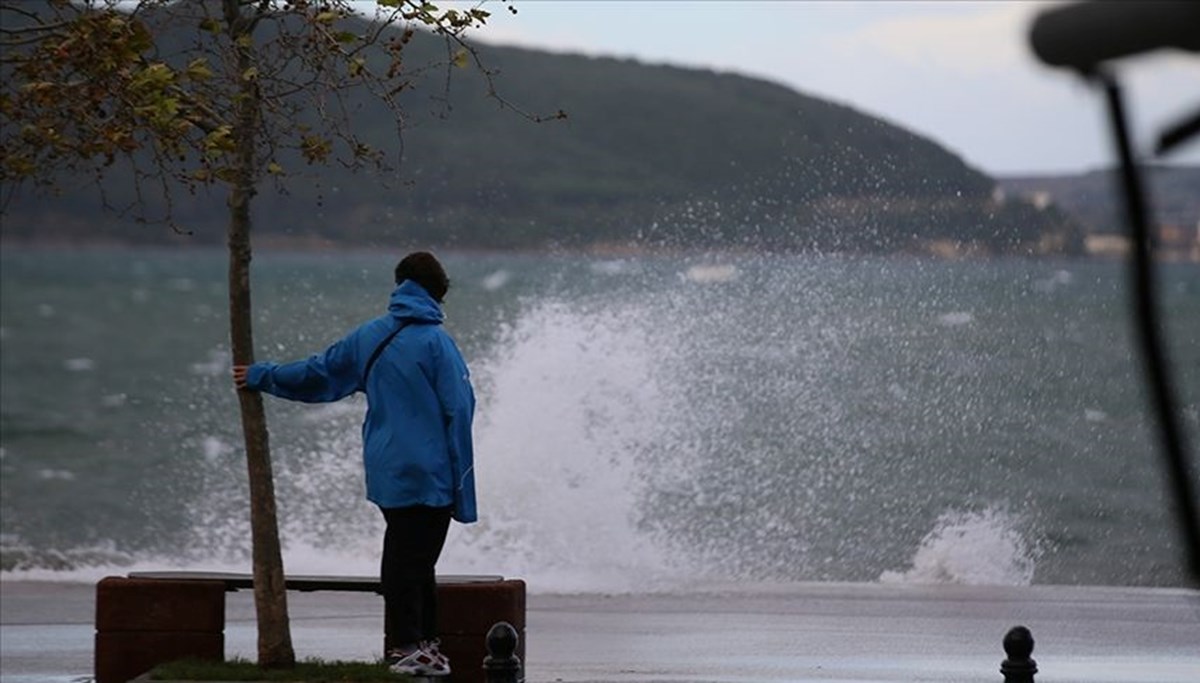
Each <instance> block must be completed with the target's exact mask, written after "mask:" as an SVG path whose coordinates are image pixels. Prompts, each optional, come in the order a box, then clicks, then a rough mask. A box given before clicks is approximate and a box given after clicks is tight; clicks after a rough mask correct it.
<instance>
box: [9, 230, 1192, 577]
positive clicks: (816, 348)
mask: <svg viewBox="0 0 1200 683" xmlns="http://www.w3.org/2000/svg"><path fill="white" fill-rule="evenodd" d="M402 255H403V254H401V253H399V252H397V253H391V250H371V251H366V250H364V251H343V250H338V251H333V250H330V251H316V250H307V251H287V250H260V251H259V252H258V253H257V254H256V255H255V259H254V262H253V276H252V287H253V310H254V326H255V328H254V333H255V343H256V357H257V358H258V359H260V360H276V361H286V360H295V359H301V358H305V357H307V356H308V355H310V354H313V353H317V352H320V351H321V350H323V349H324V348H325V347H326V346H327V345H329V344H331V343H332V342H334V341H335V340H337V339H338V338H340V337H341V336H342V335H344V334H346V333H347V332H348V331H349V330H351V329H353V327H354V326H355V325H356V324H358V323H359V322H361V321H364V320H366V319H368V318H371V317H374V316H376V315H379V314H381V313H382V312H383V311H384V310H385V307H386V304H387V300H388V295H389V293H390V290H391V288H392V269H393V267H394V265H395V262H396V261H397V260H398V258H399V257H400V256H402ZM440 256H441V257H442V259H443V261H444V262H445V264H446V267H447V270H448V272H449V274H450V277H451V280H452V285H451V290H450V293H449V295H448V297H447V300H446V307H445V308H446V316H447V319H446V328H447V330H448V331H449V332H450V333H451V334H452V335H453V336H454V337H455V338H456V339H457V341H458V343H459V345H460V347H461V348H462V350H463V353H464V355H465V357H466V358H467V361H468V363H469V365H470V367H471V372H472V381H473V384H474V387H475V390H476V394H477V397H478V408H477V413H476V420H475V425H474V434H475V457H476V476H477V482H478V491H479V509H480V521H479V522H478V523H476V524H472V525H457V524H456V525H453V527H452V529H451V532H450V538H449V540H448V542H447V546H446V549H445V551H444V552H443V555H442V559H441V562H440V563H439V571H440V572H442V573H457V574H489V575H496V574H498V575H504V576H510V577H520V578H524V579H525V580H526V582H527V583H528V586H529V590H530V591H531V592H540V593H548V594H549V593H623V592H629V593H633V592H647V591H664V592H672V591H687V590H691V589H693V588H694V587H696V586H703V585H714V584H715V585H729V584H731V583H740V584H747V585H749V584H758V585H762V584H768V585H769V584H783V583H788V582H797V581H816V582H857V583H902V584H903V583H910V584H965V585H1016V586H1023V585H1038V584H1040V585H1110V586H1159V587H1170V586H1184V585H1187V584H1188V580H1187V578H1186V575H1185V571H1184V568H1183V551H1182V548H1181V541H1180V534H1179V531H1178V529H1177V527H1176V526H1175V511H1174V508H1173V507H1172V500H1171V499H1170V496H1169V495H1168V492H1169V489H1168V485H1167V484H1168V482H1167V475H1166V472H1165V468H1164V466H1163V455H1162V452H1161V449H1160V446H1159V441H1158V431H1157V422H1156V420H1155V418H1154V416H1153V415H1152V413H1151V411H1150V409H1149V407H1148V403H1147V393H1146V390H1145V388H1144V378H1143V374H1142V364H1141V359H1140V356H1139V355H1138V352H1137V349H1136V347H1135V344H1134V336H1133V334H1132V322H1131V320H1132V319H1131V311H1130V307H1131V294H1130V291H1129V285H1128V281H1129V278H1128V273H1127V269H1126V266H1125V265H1124V264H1123V263H1121V262H1118V261H1095V260H1072V259H1023V258H993V259H974V260H965V261H945V260H935V259H931V258H922V257H916V256H872V257H863V256H845V255H830V254H787V255H783V254H776V255H764V254H753V253H687V254H681V253H673V254H658V255H636V256H633V255H630V256H621V257H612V256H606V257H599V256H588V255H580V254H567V253H520V254H508V253H476V252H470V251H449V252H445V253H441V254H440ZM226 279H227V275H226V255H225V253H224V252H223V251H221V250H217V249H213V250H208V249H202V248H194V247H187V248H182V247H181V248H154V249H150V248H88V249H61V248H60V249H51V248H34V247H17V246H5V248H4V249H3V251H2V252H0V474H2V477H0V494H2V495H0V579H3V580H51V581H67V582H72V581H79V582H90V581H94V580H96V579H97V578H99V577H102V576H106V575H112V574H123V573H126V572H129V571H136V570H168V569H185V570H198V571H199V570H205V571H239V572H248V571H249V569H250V559H249V557H250V532H249V505H248V493H247V483H246V466H245V460H244V454H243V448H242V445H241V436H240V423H239V418H238V413H237V403H236V397H235V393H234V390H233V385H232V382H231V380H230V354H229V341H228V323H227V320H228V313H227V306H228V304H227V301H228V299H227V289H226ZM1158 284H1159V286H1160V293H1161V312H1162V316H1163V318H1162V324H1163V332H1164V335H1165V340H1166V346H1167V350H1168V360H1169V362H1170V363H1171V369H1172V370H1171V377H1172V380H1173V382H1174V386H1175V389H1176V394H1177V398H1178V403H1179V406H1178V408H1179V415H1180V418H1181V422H1182V424H1183V427H1184V429H1185V434H1186V436H1187V438H1188V443H1187V447H1188V453H1189V455H1190V457H1191V458H1192V461H1193V464H1194V465H1196V464H1197V444H1198V443H1200V267H1197V266H1196V265H1195V264H1176V263H1163V264H1160V266H1159V278H1158ZM363 411H364V402H363V400H362V399H361V397H351V398H348V399H345V400H343V401H340V402H337V403H332V404H323V405H304V404H296V403H290V402H287V401H283V400H279V399H275V398H271V397H267V415H268V422H269V425H270V435H271V447H272V459H273V466H274V476H275V487H276V496H277V501H278V506H279V517H280V534H281V538H282V542H283V547H284V563H285V569H286V571H287V572H288V573H292V574H339V575H347V574H350V575H373V574H375V573H376V572H377V571H378V566H379V554H380V545H381V539H382V530H383V520H382V516H381V515H380V513H379V511H378V510H377V509H376V508H374V507H373V506H372V505H371V504H370V503H368V502H367V501H366V500H365V498H364V486H363V476H362V463H361V451H360V449H361V432H360V426H361V421H362V415H363ZM1193 478H1195V470H1193ZM1194 483H1195V484H1196V488H1197V489H1198V490H1200V481H1195V482H1194Z"/></svg>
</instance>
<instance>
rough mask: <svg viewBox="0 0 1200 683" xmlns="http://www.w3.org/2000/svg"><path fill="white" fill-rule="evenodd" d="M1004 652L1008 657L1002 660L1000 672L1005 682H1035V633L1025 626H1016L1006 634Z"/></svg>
mask: <svg viewBox="0 0 1200 683" xmlns="http://www.w3.org/2000/svg"><path fill="white" fill-rule="evenodd" d="M1004 654H1006V655H1008V658H1007V659H1005V660H1004V661H1003V662H1000V673H1002V674H1004V683H1033V675H1034V674H1035V673H1037V662H1035V661H1033V658H1032V657H1030V655H1032V654H1033V634H1032V633H1030V632H1029V629H1027V628H1025V627H1024V626H1014V627H1012V628H1010V629H1009V630H1008V633H1006V634H1005V635H1004Z"/></svg>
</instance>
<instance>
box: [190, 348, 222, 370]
mask: <svg viewBox="0 0 1200 683" xmlns="http://www.w3.org/2000/svg"><path fill="white" fill-rule="evenodd" d="M229 368H230V356H229V352H228V351H226V350H225V349H222V348H216V349H210V350H209V352H208V359H207V360H203V361H200V362H197V363H192V364H191V365H190V366H189V367H188V370H189V371H190V372H191V373H192V374H193V375H203V376H206V377H217V376H218V375H221V374H222V373H225V372H228V371H229Z"/></svg>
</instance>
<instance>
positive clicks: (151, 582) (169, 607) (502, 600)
mask: <svg viewBox="0 0 1200 683" xmlns="http://www.w3.org/2000/svg"><path fill="white" fill-rule="evenodd" d="M285 584H286V586H287V589H288V590H294V591H301V592H312V591H343V592H345V591H348V592H358V593H376V594H382V589H381V587H380V583H379V579H378V578H368V577H361V576H287V577H285ZM253 588H254V580H253V577H252V576H251V575H250V574H236V573H226V572H181V571H170V572H167V571H164V572H134V573H131V574H129V575H128V576H126V577H107V578H105V579H102V580H101V581H100V582H99V583H98V584H97V585H96V649H95V667H96V668H95V675H96V683H126V682H127V681H129V680H132V679H133V678H135V677H137V676H139V675H141V674H142V673H144V672H146V671H148V670H150V669H152V668H154V667H155V666H156V665H158V664H163V663H165V662H169V661H173V660H176V659H182V658H187V657H192V658H202V659H215V660H220V659H224V657H225V593H227V592H234V591H239V590H252V589H253ZM437 588H438V629H439V631H440V632H439V634H438V637H439V638H440V639H441V649H442V652H444V653H445V654H446V656H448V657H449V658H450V661H451V669H452V670H453V674H452V675H451V676H450V678H449V682H448V683H483V680H484V678H483V669H482V662H483V658H484V657H485V656H486V654H487V651H486V648H485V638H486V635H487V632H488V629H490V628H491V627H492V625H493V624H495V623H496V622H500V621H507V622H508V623H510V624H512V626H513V628H515V629H516V631H517V634H518V637H519V641H518V650H517V655H518V656H519V657H521V659H522V661H524V657H525V582H524V581H521V580H519V579H508V580H506V579H504V578H503V577H501V576H461V575H443V576H438V577H437ZM382 631H383V621H382V619H381V620H380V632H381V634H382ZM381 637H382V635H381ZM390 645H391V644H390V643H387V642H384V643H383V649H384V651H386V650H387V648H388V647H389V646H390ZM301 656H302V655H301Z"/></svg>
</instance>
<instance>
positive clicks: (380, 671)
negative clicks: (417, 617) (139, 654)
mask: <svg viewBox="0 0 1200 683" xmlns="http://www.w3.org/2000/svg"><path fill="white" fill-rule="evenodd" d="M150 678H151V679H152V680H156V681H302V682H303V683H351V682H353V683H363V682H371V681H390V682H391V683H396V682H397V681H407V680H408V676H403V675H400V674H394V673H390V672H388V670H387V667H386V666H385V665H384V664H383V662H382V661H378V662H339V661H335V662H326V661H324V660H321V659H307V660H304V661H302V662H296V667H295V668H293V669H260V668H259V667H258V664H255V663H254V662H251V661H249V660H245V659H241V658H237V659H231V660H228V661H224V662H215V661H204V660H197V659H187V660H182V661H178V662H171V663H170V664H160V665H159V666H157V667H155V668H154V670H153V671H151V672H150Z"/></svg>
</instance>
